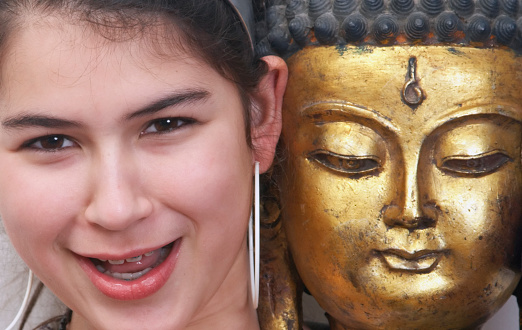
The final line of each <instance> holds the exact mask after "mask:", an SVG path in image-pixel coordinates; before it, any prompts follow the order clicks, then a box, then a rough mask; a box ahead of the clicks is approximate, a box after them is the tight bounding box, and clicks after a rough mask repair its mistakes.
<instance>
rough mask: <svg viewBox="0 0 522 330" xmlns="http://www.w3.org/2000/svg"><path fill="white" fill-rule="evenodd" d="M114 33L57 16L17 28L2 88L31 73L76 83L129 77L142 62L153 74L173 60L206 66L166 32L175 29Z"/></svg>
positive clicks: (10, 46)
mask: <svg viewBox="0 0 522 330" xmlns="http://www.w3.org/2000/svg"><path fill="white" fill-rule="evenodd" d="M108 32H110V30H105V31H104V34H102V33H100V31H99V30H98V29H96V28H92V27H91V26H89V25H88V24H84V23H82V24H73V23H72V22H70V23H69V22H67V21H66V20H60V19H59V18H56V17H49V18H46V19H45V22H40V23H36V22H35V23H34V24H28V25H27V26H25V27H24V28H23V29H21V30H19V31H17V33H16V34H15V36H14V38H12V41H11V42H10V44H9V47H8V48H7V49H6V52H5V56H4V58H3V62H2V66H3V69H2V70H1V71H2V72H1V81H2V83H1V88H2V89H5V88H7V87H8V86H9V85H10V83H13V82H17V81H20V80H21V79H20V78H21V77H30V76H33V77H34V76H38V77H40V78H45V79H48V80H49V81H51V82H53V83H57V84H62V85H68V84H71V85H74V84H76V83H79V82H80V81H81V80H82V79H89V78H90V77H92V76H93V75H95V74H104V72H108V71H111V72H112V73H114V72H116V73H118V74H119V77H118V78H121V77H125V76H128V75H130V73H128V72H127V68H128V67H129V66H138V67H141V68H142V69H143V70H144V71H149V72H150V73H151V74H152V73H153V72H155V71H158V70H161V67H164V66H172V64H173V63H180V64H187V63H188V64H190V65H198V66H205V64H204V63H203V62H202V61H201V60H200V59H198V58H195V57H194V56H193V55H192V54H189V53H188V52H187V49H186V48H184V47H181V44H177V42H181V39H182V38H181V37H178V41H177V42H176V41H172V38H167V35H166V34H167V33H168V34H169V35H172V33H173V32H167V30H166V28H165V27H161V26H158V27H155V28H149V29H147V31H141V32H140V33H139V34H137V33H134V32H133V31H128V37H127V38H123V37H122V35H121V32H119V33H120V35H119V36H118V37H117V38H116V39H110V38H108V37H107V36H106V35H105V33H108ZM162 34H163V35H162ZM106 79H108V80H110V79H111V77H106ZM27 82H29V81H25V83H27Z"/></svg>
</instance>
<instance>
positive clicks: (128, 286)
mask: <svg viewBox="0 0 522 330" xmlns="http://www.w3.org/2000/svg"><path fill="white" fill-rule="evenodd" d="M169 246H171V248H170V252H168V255H167V256H166V257H165V259H164V260H163V261H161V260H159V264H157V265H155V266H154V268H151V267H150V265H148V266H149V267H148V268H147V271H144V272H142V273H144V274H143V275H141V274H140V276H139V277H138V278H136V279H132V280H123V279H120V278H115V277H114V276H111V275H108V274H105V273H102V272H100V270H99V268H100V267H103V266H101V265H102V264H103V265H106V264H109V262H108V261H107V262H103V261H100V260H99V259H94V260H95V261H93V259H91V258H87V257H83V256H78V257H79V258H78V261H79V264H80V267H81V268H82V269H83V271H84V272H85V273H86V274H87V277H88V278H89V279H90V280H91V282H92V283H93V284H94V286H95V287H96V288H97V289H98V290H100V291H101V292H102V293H103V294H105V295H106V296H108V297H111V298H114V299H118V300H137V299H143V298H145V297H148V296H150V295H152V294H154V293H155V292H156V291H158V290H159V289H161V287H163V285H165V283H166V282H167V280H168V279H169V278H170V275H171V274H172V272H173V271H174V267H175V265H176V261H177V259H178V255H179V250H180V247H181V238H180V239H177V240H176V241H174V242H173V243H171V244H169V245H167V246H165V247H164V248H168V247H169ZM162 249H163V248H162ZM159 250H161V249H159ZM159 250H156V251H159ZM156 254H157V255H159V253H156ZM153 259H154V258H153ZM153 259H149V260H148V261H147V263H149V262H151V261H152V260H153ZM96 260H98V261H96ZM155 261H156V262H158V259H156V260H155ZM119 266H122V265H119ZM97 267H98V268H97ZM124 267H125V266H124ZM132 267H134V266H132ZM132 267H131V268H132ZM131 268H128V267H127V268H126V269H124V268H120V270H131ZM140 268H142V266H140ZM150 268H151V269H150ZM113 270H115V269H114V268H113ZM134 270H136V269H135V268H134ZM139 271H140V270H138V272H139ZM118 274H119V273H118ZM118 277H120V276H118Z"/></svg>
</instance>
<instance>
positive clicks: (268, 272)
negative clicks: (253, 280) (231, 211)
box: [257, 193, 302, 330]
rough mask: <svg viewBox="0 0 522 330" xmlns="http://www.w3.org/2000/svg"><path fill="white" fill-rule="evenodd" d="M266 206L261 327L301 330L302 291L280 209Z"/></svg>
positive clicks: (259, 311) (267, 203)
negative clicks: (291, 257)
mask: <svg viewBox="0 0 522 330" xmlns="http://www.w3.org/2000/svg"><path fill="white" fill-rule="evenodd" d="M276 194H277V193H276ZM267 195H268V194H265V196H264V198H265V199H266V198H267ZM276 198H277V197H276ZM263 206H264V207H263V209H264V210H265V212H263V216H262V226H261V241H262V244H261V260H260V261H261V269H260V285H259V292H260V295H259V307H258V309H257V314H258V317H259V324H260V327H261V329H263V330H301V329H302V315H301V309H300V306H301V294H302V287H301V282H300V281H299V278H298V276H297V273H296V271H295V268H294V267H293V265H292V262H291V260H290V256H289V252H288V247H287V245H288V243H287V239H286V235H285V232H284V230H283V229H282V226H281V222H280V220H281V219H280V217H279V206H278V205H277V203H276V202H275V201H274V200H273V199H272V200H270V199H269V200H265V201H264V203H263Z"/></svg>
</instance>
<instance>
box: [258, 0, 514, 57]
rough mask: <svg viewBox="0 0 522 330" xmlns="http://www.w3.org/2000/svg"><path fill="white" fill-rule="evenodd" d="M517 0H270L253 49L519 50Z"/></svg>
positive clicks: (267, 51)
mask: <svg viewBox="0 0 522 330" xmlns="http://www.w3.org/2000/svg"><path fill="white" fill-rule="evenodd" d="M520 9H521V8H520V6H519V2H518V0H306V1H305V0H290V1H283V0H270V1H269V2H268V5H267V8H266V14H265V17H264V20H263V21H261V22H259V24H258V25H259V27H258V30H259V31H262V33H260V36H258V39H259V40H260V41H259V43H258V45H257V48H256V51H257V53H258V54H259V55H261V56H262V55H268V54H279V55H281V56H283V57H290V56H291V55H292V54H294V53H296V52H298V51H299V50H300V49H303V48H305V47H309V46H319V45H326V46H329V45H336V46H341V47H343V46H345V45H355V46H361V47H365V46H366V45H371V46H394V45H437V44H445V45H448V44H449V45H467V46H472V47H480V48H496V47H499V48H506V47H509V48H511V49H513V50H514V51H515V52H516V53H517V54H521V53H522V11H521V10H520Z"/></svg>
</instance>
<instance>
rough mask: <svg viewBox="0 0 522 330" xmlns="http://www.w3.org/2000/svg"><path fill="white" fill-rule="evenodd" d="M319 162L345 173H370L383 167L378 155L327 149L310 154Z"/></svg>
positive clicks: (310, 157)
mask: <svg viewBox="0 0 522 330" xmlns="http://www.w3.org/2000/svg"><path fill="white" fill-rule="evenodd" d="M308 158H309V159H312V160H314V161H316V162H318V163H319V164H321V165H323V166H325V167H327V168H329V169H332V170H334V171H337V172H341V173H344V174H363V175H365V174H370V173H372V172H373V171H376V170H377V169H379V168H380V167H381V165H380V161H379V158H378V157H375V156H351V155H340V154H336V153H333V152H331V151H327V150H315V151H313V152H311V153H310V154H309V156H308Z"/></svg>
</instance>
